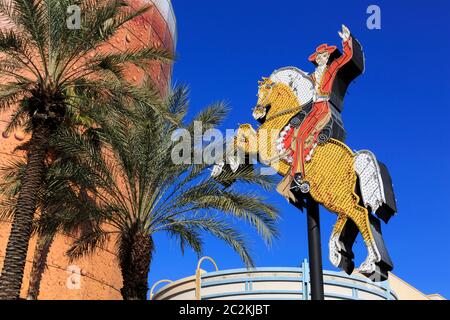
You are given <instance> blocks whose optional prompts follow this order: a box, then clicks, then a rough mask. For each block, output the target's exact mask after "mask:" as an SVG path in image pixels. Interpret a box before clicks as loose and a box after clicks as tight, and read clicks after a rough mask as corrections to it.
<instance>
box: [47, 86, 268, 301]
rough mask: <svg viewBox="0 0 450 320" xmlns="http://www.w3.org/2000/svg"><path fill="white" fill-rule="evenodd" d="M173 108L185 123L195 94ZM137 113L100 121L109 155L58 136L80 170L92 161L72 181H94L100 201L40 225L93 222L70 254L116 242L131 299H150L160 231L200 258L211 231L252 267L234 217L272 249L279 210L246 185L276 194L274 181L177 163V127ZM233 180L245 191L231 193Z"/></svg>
mask: <svg viewBox="0 0 450 320" xmlns="http://www.w3.org/2000/svg"><path fill="white" fill-rule="evenodd" d="M168 101H169V102H168V103H167V104H166V112H168V113H170V114H171V115H172V118H174V119H178V120H179V121H180V122H185V121H184V120H185V117H186V114H187V104H188V101H187V90H186V89H185V88H183V87H181V88H178V89H176V90H175V92H174V94H173V95H171V96H170V98H169V99H168ZM136 112H137V113H138V114H139V115H140V120H137V119H134V120H133V121H131V122H130V121H129V119H127V118H124V117H119V116H115V115H111V114H108V115H107V116H105V117H104V118H102V119H99V118H98V119H97V120H96V122H97V123H99V126H100V128H101V129H100V130H99V131H100V133H99V136H101V140H102V141H104V143H106V145H107V146H108V151H107V152H97V150H96V149H95V148H92V146H91V140H90V139H84V138H83V136H82V135H81V134H80V133H79V132H76V131H70V132H69V131H66V132H60V133H59V134H58V139H57V140H56V141H54V143H55V146H56V147H57V148H58V149H61V150H65V152H66V153H67V154H71V155H73V156H74V157H77V158H78V160H77V162H78V163H83V162H84V164H83V165H81V166H78V167H76V172H73V173H71V176H73V177H77V180H78V181H83V180H84V181H87V182H89V185H87V186H84V187H85V188H86V190H88V192H90V193H92V194H94V195H95V198H96V201H95V205H93V206H91V207H90V208H88V209H86V210H80V211H79V212H78V215H70V216H66V215H63V214H62V215H59V214H58V213H56V216H55V215H48V214H47V212H44V213H43V214H42V215H41V221H40V224H41V225H43V226H46V227H49V228H50V229H51V230H54V229H59V228H62V229H63V230H65V231H69V232H70V230H71V229H72V228H74V227H76V226H77V225H78V224H79V223H80V222H81V221H89V223H90V225H91V226H92V228H91V230H90V231H89V232H87V233H84V234H83V235H82V236H80V237H79V238H78V239H77V240H76V241H75V242H74V244H73V246H72V247H71V248H70V249H69V251H68V255H69V256H70V257H71V258H72V259H76V258H78V257H80V256H83V255H86V254H89V253H92V252H93V251H94V250H95V248H96V247H97V246H102V245H104V244H105V243H106V242H107V241H108V239H110V238H111V237H112V236H115V238H116V244H117V246H116V247H117V254H118V259H119V264H120V268H121V272H122V276H123V288H122V290H121V293H122V296H123V298H124V299H146V294H147V291H148V285H147V280H148V273H149V269H150V264H151V261H152V258H153V255H154V251H155V245H154V242H153V235H154V234H155V233H156V232H167V233H169V234H170V235H171V236H173V237H174V238H175V239H176V240H177V241H178V242H179V244H180V247H181V250H182V252H183V251H184V249H185V247H186V246H189V247H191V248H193V250H194V251H195V252H197V253H200V252H201V251H202V247H203V241H202V232H203V231H206V232H208V233H211V234H213V235H214V236H216V237H218V238H220V239H222V240H224V241H225V242H226V243H228V245H230V246H231V247H232V248H233V249H234V250H235V251H236V252H237V253H238V254H239V256H240V257H241V258H242V260H243V261H244V262H245V264H246V265H247V266H252V265H253V261H252V258H251V255H250V253H249V250H248V248H247V245H246V241H245V239H244V237H243V235H242V234H241V233H240V232H239V231H238V230H237V229H236V228H235V227H233V225H232V224H231V220H232V219H231V218H238V219H241V220H245V221H247V222H248V223H249V224H250V225H252V226H253V227H255V228H256V229H257V231H258V232H259V233H260V234H261V235H262V237H263V239H264V240H265V241H266V243H267V244H270V243H271V241H272V239H273V237H274V236H276V234H277V231H276V227H275V222H276V219H277V213H276V210H275V209H274V207H272V206H271V205H269V204H267V203H266V202H264V199H263V198H261V197H260V196H259V195H258V194H257V193H256V192H254V191H248V188H245V190H246V191H244V190H243V188H242V183H244V184H251V185H256V186H260V187H263V188H265V189H269V188H271V187H272V186H273V180H272V179H271V178H270V177H268V176H261V175H257V174H256V173H255V172H254V171H253V169H252V168H248V167H244V168H242V169H241V170H238V171H236V172H235V173H232V172H231V173H229V174H228V175H223V176H221V178H220V179H221V180H213V179H212V178H210V174H209V173H210V172H209V170H208V167H209V165H207V164H182V165H179V164H178V165H177V164H174V163H173V161H172V159H171V151H172V149H173V146H174V142H173V141H172V140H171V135H172V134H173V133H174V132H175V131H176V130H177V126H176V125H174V124H173V123H171V122H168V121H167V120H164V118H162V117H161V116H159V115H157V114H155V113H154V112H152V111H151V109H150V108H148V106H146V105H145V104H140V105H138V106H137V107H136ZM226 113H227V112H226V106H225V105H224V104H222V103H218V104H215V105H212V106H210V107H208V108H206V109H205V110H203V111H202V112H201V113H199V114H198V115H197V116H196V117H195V118H194V120H193V121H191V122H189V123H187V124H185V125H184V126H183V127H184V128H185V129H187V130H188V131H189V132H191V133H192V132H193V130H194V127H193V123H194V121H200V122H201V123H202V125H203V130H208V129H210V128H214V127H216V126H217V125H219V124H220V123H221V121H222V120H223V118H224V117H225V115H226ZM73 168H74V169H75V167H73ZM232 181H237V182H238V184H234V185H233V186H232V187H228V188H225V187H224V185H229V184H230V182H232ZM239 182H240V183H239Z"/></svg>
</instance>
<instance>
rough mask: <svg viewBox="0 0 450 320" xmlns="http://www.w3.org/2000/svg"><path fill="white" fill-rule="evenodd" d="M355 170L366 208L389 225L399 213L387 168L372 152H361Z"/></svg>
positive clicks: (356, 156)
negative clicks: (392, 218)
mask: <svg viewBox="0 0 450 320" xmlns="http://www.w3.org/2000/svg"><path fill="white" fill-rule="evenodd" d="M354 169H355V172H356V174H357V176H358V182H359V191H360V194H361V198H362V201H363V204H364V206H365V207H366V208H368V209H369V208H370V210H372V211H373V212H375V213H376V215H377V216H378V218H380V219H381V220H383V221H384V222H385V223H388V222H389V220H390V218H391V217H392V216H393V215H395V213H396V212H397V204H396V199H395V194H394V188H393V186H392V179H391V176H390V174H389V171H388V169H387V167H386V166H385V165H384V164H383V163H382V162H380V161H378V160H377V159H376V157H375V155H374V154H373V153H372V152H371V151H368V150H361V151H358V152H356V154H355V158H354Z"/></svg>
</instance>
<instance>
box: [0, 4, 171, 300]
mask: <svg viewBox="0 0 450 320" xmlns="http://www.w3.org/2000/svg"><path fill="white" fill-rule="evenodd" d="M71 4H72V1H70V0H10V1H9V0H2V1H0V14H1V15H2V17H3V18H6V19H7V20H8V22H9V26H8V27H11V28H6V27H5V28H3V29H2V30H0V77H1V78H2V81H3V83H2V84H0V111H2V110H5V109H8V108H13V109H14V112H13V115H12V117H11V121H10V124H9V126H8V129H7V130H8V131H11V130H14V129H15V128H17V127H19V126H21V127H24V128H25V130H26V131H27V132H29V133H30V134H31V138H30V141H29V144H28V147H27V149H26V153H27V157H26V166H25V169H24V173H23V178H22V182H21V188H20V191H19V194H18V198H17V208H16V210H15V213H14V217H13V221H12V227H11V233H10V236H9V239H8V245H7V248H6V256H5V260H4V265H3V269H2V272H1V276H0V299H16V298H18V297H19V293H20V287H21V284H22V278H23V270H24V266H25V259H26V254H27V249H28V243H29V239H30V235H31V231H32V223H33V216H34V213H35V210H36V201H37V192H38V190H39V189H40V186H41V184H42V181H43V178H44V176H45V160H46V157H47V151H48V145H49V137H50V136H51V135H52V133H53V132H55V130H57V129H58V128H59V127H60V126H61V125H63V124H64V122H65V120H66V119H67V114H68V113H69V112H71V113H72V114H82V113H83V105H84V104H83V101H86V100H87V101H90V100H93V99H95V100H96V101H98V102H103V103H102V106H103V108H108V107H110V106H111V105H113V104H110V101H111V100H113V99H121V100H124V101H127V103H129V101H130V99H137V100H147V101H148V100H151V99H153V100H154V99H156V97H157V93H156V91H155V90H152V91H146V92H145V93H144V92H143V91H142V90H137V88H136V87H134V86H132V85H130V84H129V83H128V82H126V80H125V79H124V74H123V70H124V66H126V65H130V64H131V65H135V66H137V67H140V68H142V67H145V66H146V62H147V61H148V60H149V59H161V60H163V61H167V59H170V58H171V57H170V55H169V54H167V53H166V52H164V51H163V50H160V49H154V48H144V49H139V50H129V51H126V52H123V53H101V52H98V51H96V49H97V48H98V47H100V46H101V45H103V44H105V43H106V42H107V41H108V40H109V39H110V38H111V37H112V36H113V35H114V34H115V33H116V31H117V30H118V29H119V28H121V27H122V26H124V24H125V23H127V22H128V21H130V20H132V19H134V18H135V17H138V16H140V15H142V14H143V13H144V12H145V11H147V10H148V9H149V7H143V8H141V9H139V10H133V9H131V8H130V7H128V6H127V5H126V4H124V2H123V1H119V0H111V1H109V0H106V1H105V0H80V1H78V5H79V6H80V8H81V13H82V16H81V29H79V30H69V29H68V28H67V25H66V19H65V16H66V10H67V8H68V6H70V5H71ZM152 105H153V104H152ZM120 107H123V103H122V104H120ZM154 111H158V110H154Z"/></svg>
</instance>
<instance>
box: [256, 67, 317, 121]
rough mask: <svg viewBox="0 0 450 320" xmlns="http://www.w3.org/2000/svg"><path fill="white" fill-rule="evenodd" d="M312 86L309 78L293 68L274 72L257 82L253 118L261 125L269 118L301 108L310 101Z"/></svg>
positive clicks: (312, 91)
mask: <svg viewBox="0 0 450 320" xmlns="http://www.w3.org/2000/svg"><path fill="white" fill-rule="evenodd" d="M313 94H314V85H313V82H312V81H311V79H310V78H309V76H308V75H307V74H306V73H305V72H303V71H301V70H300V69H298V68H295V67H286V68H282V69H279V70H276V71H274V72H273V73H272V75H271V76H270V77H269V78H265V77H263V78H262V81H259V82H258V94H257V96H258V102H257V105H256V107H255V108H254V109H253V117H254V118H255V119H256V120H258V121H259V122H261V123H263V122H264V121H265V120H267V119H269V118H271V116H274V115H277V114H280V113H283V112H285V111H288V110H290V109H293V108H296V109H297V110H301V108H302V106H304V105H306V104H307V103H309V102H310V101H311V100H312V97H313Z"/></svg>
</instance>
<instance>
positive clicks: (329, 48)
mask: <svg viewBox="0 0 450 320" xmlns="http://www.w3.org/2000/svg"><path fill="white" fill-rule="evenodd" d="M334 50H336V46H329V45H328V44H326V43H323V44H321V45H320V46H318V47H317V48H316V52H314V53H313V54H312V55H310V56H309V59H308V60H309V61H311V62H314V61H316V58H317V55H318V54H319V53H324V52H328V53H329V54H332V53H333V52H334Z"/></svg>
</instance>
